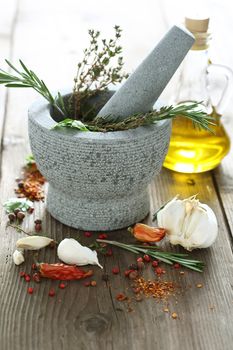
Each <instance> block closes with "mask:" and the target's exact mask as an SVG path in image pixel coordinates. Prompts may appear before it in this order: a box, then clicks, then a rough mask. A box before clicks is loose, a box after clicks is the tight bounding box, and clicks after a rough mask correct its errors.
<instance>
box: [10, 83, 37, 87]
mask: <svg viewBox="0 0 233 350" xmlns="http://www.w3.org/2000/svg"><path fill="white" fill-rule="evenodd" d="M5 86H6V87H19V88H25V87H26V88H28V87H32V86H31V85H27V84H23V83H22V84H14V83H10V84H6V85H5Z"/></svg>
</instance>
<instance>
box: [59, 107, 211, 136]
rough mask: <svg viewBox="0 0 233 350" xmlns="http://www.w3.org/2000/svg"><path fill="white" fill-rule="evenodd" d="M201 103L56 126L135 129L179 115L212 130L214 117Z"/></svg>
mask: <svg viewBox="0 0 233 350" xmlns="http://www.w3.org/2000/svg"><path fill="white" fill-rule="evenodd" d="M199 105H200V103H199V102H194V103H192V104H189V105H186V104H182V105H177V106H168V107H162V108H160V109H159V110H153V111H151V112H148V113H139V114H135V115H133V116H130V117H128V118H126V119H124V120H121V121H118V122H117V121H116V122H111V121H109V120H108V121H106V119H103V118H101V117H97V118H95V119H94V120H93V121H91V122H88V123H85V124H84V123H82V124H77V123H75V121H74V120H72V119H65V120H63V121H61V122H60V123H58V124H57V125H56V126H55V128H59V127H68V128H75V129H78V130H81V131H98V132H107V131H121V130H129V129H135V128H137V127H139V126H145V125H150V124H153V123H155V122H158V121H160V120H164V119H173V118H175V117H177V116H184V117H186V118H188V119H190V120H192V122H193V124H194V126H196V127H198V128H199V129H204V130H208V131H210V132H212V130H211V129H210V127H209V125H215V124H214V123H213V118H212V117H211V116H210V115H208V114H206V113H205V112H203V111H202V110H201V109H198V107H199Z"/></svg>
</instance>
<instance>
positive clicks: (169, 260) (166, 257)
mask: <svg viewBox="0 0 233 350" xmlns="http://www.w3.org/2000/svg"><path fill="white" fill-rule="evenodd" d="M96 241H97V242H99V243H106V244H110V245H113V246H116V247H119V248H122V249H125V250H128V251H130V252H132V253H135V254H142V253H143V254H147V255H149V256H151V257H152V258H155V259H159V260H161V261H163V262H164V263H166V264H169V265H172V264H174V263H178V264H180V265H182V266H184V267H187V268H188V269H191V270H194V271H197V272H202V271H203V267H204V263H203V262H202V261H199V260H191V259H188V258H187V257H188V256H189V255H188V254H179V253H171V252H162V251H161V250H160V249H159V248H158V247H156V246H148V247H145V246H141V245H136V244H125V243H121V242H117V241H108V240H106V239H97V240H96Z"/></svg>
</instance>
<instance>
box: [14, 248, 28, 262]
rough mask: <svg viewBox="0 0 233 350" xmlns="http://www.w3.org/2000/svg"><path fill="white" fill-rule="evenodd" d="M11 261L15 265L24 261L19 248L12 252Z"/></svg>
mask: <svg viewBox="0 0 233 350" xmlns="http://www.w3.org/2000/svg"><path fill="white" fill-rule="evenodd" d="M12 257H13V261H14V263H15V265H20V264H22V263H23V262H24V260H25V259H24V255H23V251H21V250H15V251H14V253H13V256H12Z"/></svg>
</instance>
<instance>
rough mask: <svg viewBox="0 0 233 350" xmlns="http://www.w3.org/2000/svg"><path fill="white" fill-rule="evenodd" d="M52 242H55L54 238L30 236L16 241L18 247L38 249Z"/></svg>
mask: <svg viewBox="0 0 233 350" xmlns="http://www.w3.org/2000/svg"><path fill="white" fill-rule="evenodd" d="M52 242H54V240H53V239H51V238H48V237H43V236H28V237H23V238H20V239H18V241H17V242H16V247H17V248H23V249H27V250H38V249H41V248H44V247H47V245H49V244H50V243H52Z"/></svg>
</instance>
